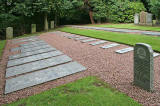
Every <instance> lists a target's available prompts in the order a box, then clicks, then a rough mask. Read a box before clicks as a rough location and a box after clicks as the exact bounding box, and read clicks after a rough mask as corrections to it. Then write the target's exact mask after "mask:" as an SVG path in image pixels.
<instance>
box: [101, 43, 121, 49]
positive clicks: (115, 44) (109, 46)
mask: <svg viewBox="0 0 160 106" xmlns="http://www.w3.org/2000/svg"><path fill="white" fill-rule="evenodd" d="M119 45H120V44H117V43H112V44H109V45H104V46H101V48H103V49H108V48H111V47H116V46H119Z"/></svg>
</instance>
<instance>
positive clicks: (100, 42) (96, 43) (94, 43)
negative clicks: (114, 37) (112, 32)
mask: <svg viewBox="0 0 160 106" xmlns="http://www.w3.org/2000/svg"><path fill="white" fill-rule="evenodd" d="M107 42H108V41H104V40H101V41H97V42H93V43H90V45H93V46H95V45H99V44H103V43H107Z"/></svg>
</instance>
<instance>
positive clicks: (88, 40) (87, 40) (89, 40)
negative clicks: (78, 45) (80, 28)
mask: <svg viewBox="0 0 160 106" xmlns="http://www.w3.org/2000/svg"><path fill="white" fill-rule="evenodd" d="M95 40H97V39H92V38H91V39H86V40H82V41H81V42H83V43H86V42H91V41H95Z"/></svg>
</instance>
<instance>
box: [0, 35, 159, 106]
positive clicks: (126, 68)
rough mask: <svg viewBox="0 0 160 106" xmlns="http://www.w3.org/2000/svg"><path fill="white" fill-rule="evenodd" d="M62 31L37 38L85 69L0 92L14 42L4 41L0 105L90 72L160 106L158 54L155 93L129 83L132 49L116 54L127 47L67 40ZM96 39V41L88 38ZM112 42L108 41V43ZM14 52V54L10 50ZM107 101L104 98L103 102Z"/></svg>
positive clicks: (131, 95) (2, 89)
mask: <svg viewBox="0 0 160 106" xmlns="http://www.w3.org/2000/svg"><path fill="white" fill-rule="evenodd" d="M63 34H66V33H64V32H56V33H45V34H43V35H41V36H39V37H40V39H42V40H44V41H46V42H47V43H49V44H50V45H51V46H54V47H55V48H57V49H58V50H60V51H62V52H63V53H64V54H66V55H68V56H70V57H71V58H72V59H73V60H75V61H77V62H79V63H80V64H82V65H83V66H85V67H86V68H87V70H86V71H84V72H80V73H77V74H74V75H70V76H67V77H64V78H60V79H57V80H54V81H50V82H47V83H44V84H40V85H37V86H34V87H30V88H26V89H23V90H19V91H17V92H13V93H10V94H7V95H4V94H3V93H4V84H5V77H4V76H5V68H6V64H7V60H8V56H9V55H11V52H10V51H9V49H10V48H13V46H14V47H16V46H17V45H11V41H8V42H7V45H6V48H5V51H4V54H3V58H2V61H1V68H0V72H1V73H0V83H1V85H0V105H1V104H4V103H10V102H12V101H16V100H18V99H21V98H25V97H28V96H30V95H34V94H37V93H40V92H42V91H45V90H48V89H51V88H54V87H56V86H59V85H62V84H66V83H69V82H72V81H75V80H77V79H80V78H83V77H86V76H89V75H92V76H98V77H99V78H100V79H102V80H104V81H105V82H107V83H109V84H110V85H111V86H113V87H114V88H117V89H118V90H119V91H121V92H123V93H125V94H126V95H128V96H130V97H132V98H133V99H134V100H136V101H138V102H139V103H142V104H143V105H158V104H159V105H160V77H159V76H160V67H159V66H160V61H159V60H160V56H158V57H156V58H155V59H154V63H155V67H154V68H155V92H154V93H150V92H147V91H145V90H142V89H140V88H139V87H136V86H133V85H132V82H133V51H132V52H128V53H125V54H117V53H115V50H119V49H123V48H125V47H128V46H126V45H120V46H117V47H113V48H109V49H106V50H105V49H102V48H100V46H103V45H106V43H104V44H101V45H96V46H92V45H89V43H91V42H89V43H82V42H80V41H75V40H73V39H68V38H66V37H63V36H61V35H63ZM92 42H96V41H92ZM110 43H113V42H109V43H107V44H110ZM13 54H16V53H13ZM106 102H107V101H106Z"/></svg>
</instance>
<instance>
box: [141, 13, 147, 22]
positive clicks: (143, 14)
mask: <svg viewBox="0 0 160 106" xmlns="http://www.w3.org/2000/svg"><path fill="white" fill-rule="evenodd" d="M146 14H147V12H144V11H142V12H140V24H142V25H145V24H146Z"/></svg>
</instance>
